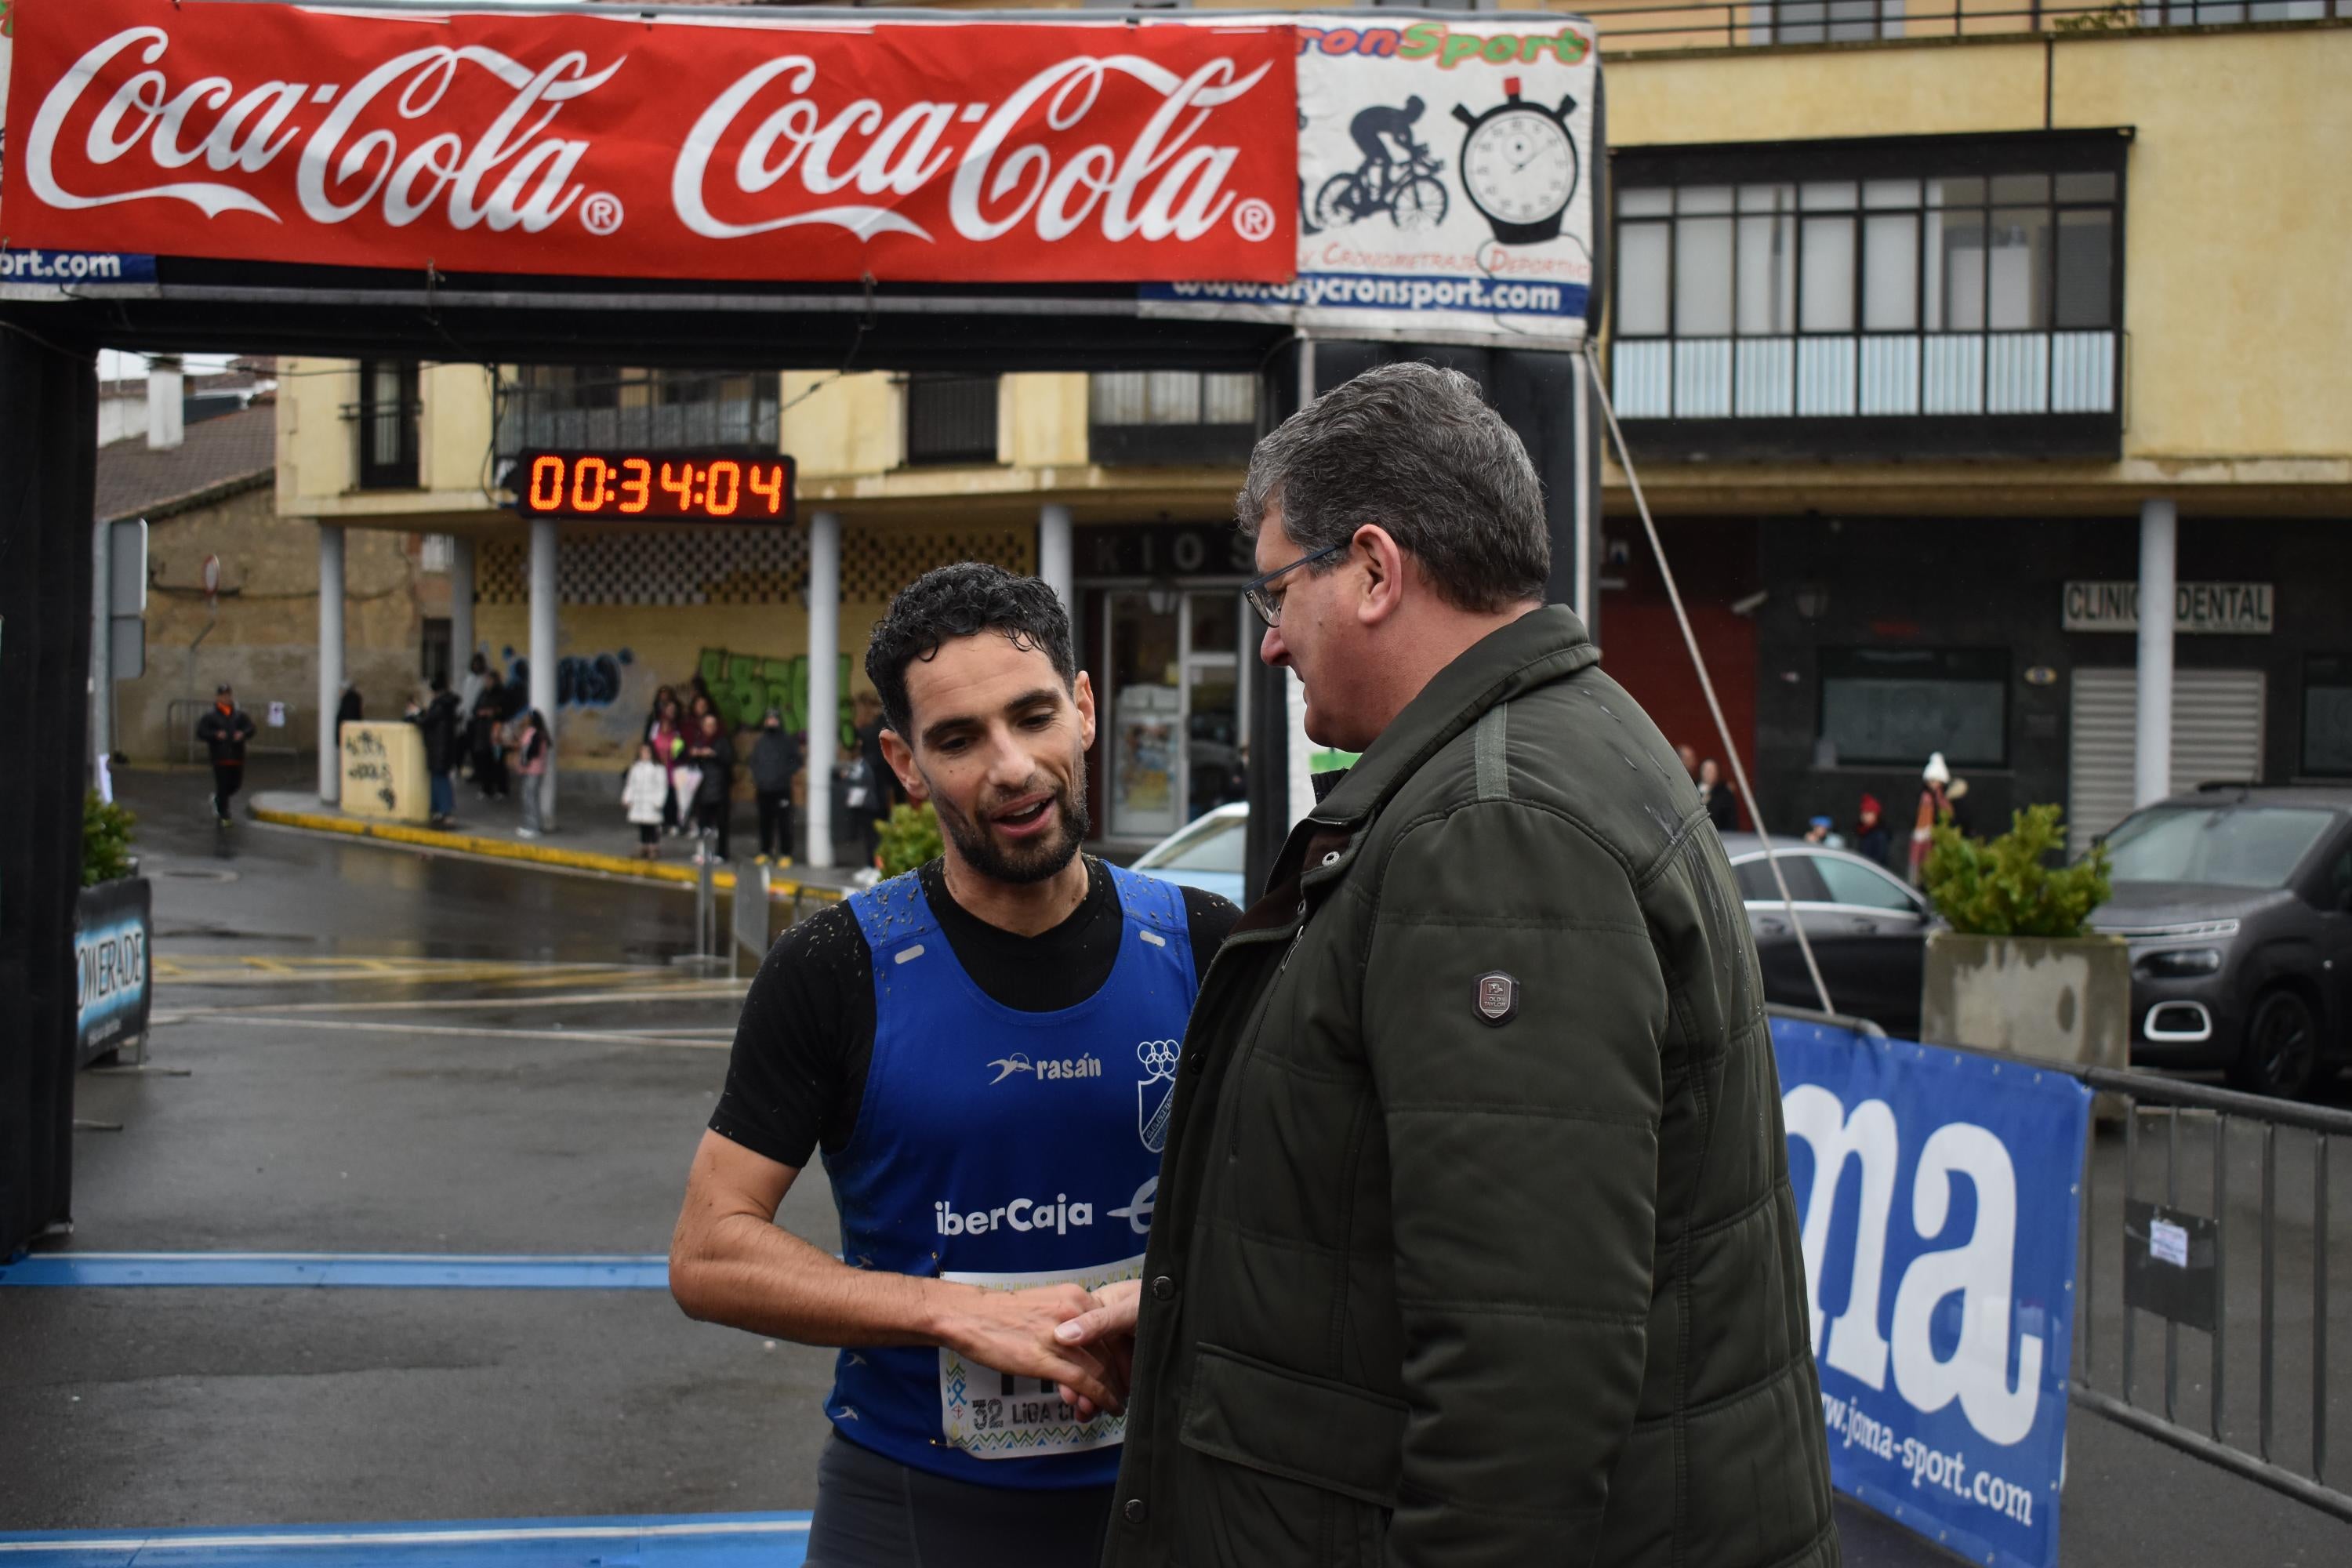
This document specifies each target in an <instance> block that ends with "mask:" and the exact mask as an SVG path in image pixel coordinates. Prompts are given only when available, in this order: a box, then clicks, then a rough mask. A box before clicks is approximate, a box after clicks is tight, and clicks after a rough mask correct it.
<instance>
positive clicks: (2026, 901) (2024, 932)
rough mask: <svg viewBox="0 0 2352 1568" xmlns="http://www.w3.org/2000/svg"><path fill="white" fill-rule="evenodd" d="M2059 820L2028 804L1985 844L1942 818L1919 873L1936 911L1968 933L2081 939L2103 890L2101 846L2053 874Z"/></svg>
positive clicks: (2059, 845) (2053, 810) (2049, 808)
mask: <svg viewBox="0 0 2352 1568" xmlns="http://www.w3.org/2000/svg"><path fill="white" fill-rule="evenodd" d="M2063 816H2064V814H2063V812H2062V811H2061V810H2060V809H2059V808H2058V807H2057V806H2054V805H2032V806H2028V807H2026V808H2025V809H2024V810H2023V811H2021V812H2016V813H2014V814H2012V815H2011V817H2010V829H2009V831H2008V832H2007V833H2004V834H2002V835H2001V836H2000V837H1998V838H1995V839H1992V840H1990V841H1989V842H1988V841H1986V840H1983V839H1977V838H1970V837H1968V836H1967V835H1965V834H1963V833H1961V832H1960V831H1959V830H1958V828H1955V827H1954V826H1952V825H1951V817H1950V816H1949V815H1948V814H1947V815H1946V816H1945V818H1944V820H1943V821H1942V822H1941V823H1939V824H1937V827H1936V830H1935V841H1934V843H1933V845H1932V847H1930V848H1929V849H1928V851H1927V865H1926V866H1925V867H1924V868H1922V874H1923V879H1924V880H1925V882H1926V884H1927V897H1928V898H1930V899H1931V900H1934V901H1935V905H1936V912H1937V913H1938V914H1940V915H1942V916H1943V917H1944V918H1945V919H1946V920H1948V921H1950V922H1951V924H1952V929H1953V930H1954V931H1960V932H1962V933H1964V934H1966V935H1969V936H2058V937H2067V936H2085V935H2088V934H2089V931H2090V919H2091V911H2092V910H2095V909H2097V908H2098V907H2099V906H2100V905H2101V904H2104V903H2105V902H2106V901H2107V897H2108V894H2109V892H2110V889H2109V888H2108V885H2107V847H2106V846H2105V845H2104V844H2101V845H2095V846H2094V847H2092V850H2091V852H2090V854H2088V855H2086V856H2084V858H2082V859H2081V860H2080V861H2077V862H2076V863H2075V864H2074V865H2072V866H2063V865H2062V866H2059V867H2057V868H2054V869H2053V868H2052V867H2051V865H2050V864H2049V862H2050V860H2051V858H2053V857H2054V856H2060V855H2062V854H2063V850H2064V847H2065V843H2066V835H2065V832H2064V830H2063V827H2061V826H2060V823H2061V822H2062V820H2063Z"/></svg>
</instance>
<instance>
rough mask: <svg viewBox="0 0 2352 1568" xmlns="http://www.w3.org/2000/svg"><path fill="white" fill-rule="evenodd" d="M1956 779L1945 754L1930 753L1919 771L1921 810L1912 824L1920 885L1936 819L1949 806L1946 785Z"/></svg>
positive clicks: (1914, 875)
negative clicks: (1946, 764) (1945, 796)
mask: <svg viewBox="0 0 2352 1568" xmlns="http://www.w3.org/2000/svg"><path fill="white" fill-rule="evenodd" d="M1951 782H1952V770H1951V769H1950V768H1948V767H1947V766H1945V765H1944V753H1943V752H1928V753H1927V766H1926V767H1924V768H1922V769H1920V770H1919V811H1918V815H1917V816H1916V817H1914V818H1913V819H1912V824H1911V885H1912V886H1913V887H1915V888H1916V887H1917V886H1919V884H1920V880H1921V878H1922V875H1923V871H1922V868H1924V867H1925V866H1926V865H1927V847H1928V845H1929V843H1930V841H1931V840H1930V836H1931V835H1932V833H1933V831H1934V829H1935V826H1936V821H1937V818H1938V817H1940V816H1943V814H1944V809H1945V800H1944V786H1945V785H1947V784H1950V783H1951Z"/></svg>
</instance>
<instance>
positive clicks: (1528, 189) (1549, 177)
mask: <svg viewBox="0 0 2352 1568" xmlns="http://www.w3.org/2000/svg"><path fill="white" fill-rule="evenodd" d="M1503 91H1504V92H1505V93H1506V94H1507V97H1506V99H1505V100H1504V101H1503V102H1501V103H1498V104H1496V105H1495V107H1494V108H1492V109H1489V110H1486V112H1485V113H1484V114H1474V113H1472V112H1471V111H1470V109H1469V107H1468V106H1467V105H1466V104H1459V103H1457V104H1455V105H1454V119H1456V120H1459V121H1462V123H1463V124H1464V125H1465V126H1467V127H1469V130H1468V131H1467V132H1466V133H1465V135H1464V136H1463V138H1462V187H1463V189H1464V190H1465V191H1466V192H1467V193H1468V194H1469V196H1470V204H1471V205H1473V206H1475V207H1476V208H1477V209H1478V210H1479V211H1480V212H1481V213H1484V214H1485V215H1486V221H1487V223H1488V224H1490V225H1491V226H1493V227H1494V230H1495V237H1496V239H1498V240H1500V241H1501V242H1502V243H1504V244H1505V245H1536V244H1539V243H1541V242H1542V241H1544V240H1547V239H1557V238H1559V225H1560V219H1561V217H1562V216H1565V215H1566V213H1567V212H1568V204H1569V202H1570V199H1571V198H1572V197H1574V196H1575V195H1576V182H1577V178H1578V175H1579V174H1580V163H1579V160H1578V158H1577V153H1576V141H1575V139H1574V138H1573V137H1571V136H1570V134H1569V133H1568V117H1569V116H1570V114H1572V113H1574V112H1575V111H1576V100H1574V99H1573V98H1562V99H1561V100H1559V108H1558V109H1556V110H1555V109H1547V108H1545V107H1544V106H1543V105H1542V104H1539V103H1528V102H1524V101H1522V100H1521V99H1520V97H1519V79H1518V78H1517V77H1515V76H1514V77H1506V78H1504V79H1503Z"/></svg>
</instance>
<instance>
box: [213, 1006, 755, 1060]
mask: <svg viewBox="0 0 2352 1568" xmlns="http://www.w3.org/2000/svg"><path fill="white" fill-rule="evenodd" d="M236 1021H237V1022H238V1023H239V1024H245V1025H252V1026H258V1027H261V1028H265V1029H322V1030H342V1031H346V1032H349V1033H353V1034H368V1033H373V1034H382V1035H446V1036H449V1037H453V1038H457V1039H462V1040H594V1041H600V1042H604V1043H607V1044H615V1045H624V1046H669V1047H677V1048H680V1049H686V1050H701V1051H716V1050H724V1049H726V1048H727V1043H728V1042H727V1041H725V1040H687V1039H678V1038H677V1037H673V1036H669V1035H646V1034H624V1033H622V1032H620V1031H618V1030H613V1029H487V1028H467V1027H466V1026H463V1025H457V1024H404V1023H400V1022H397V1021H396V1020H394V1019H389V1018H388V1019H385V1020H384V1021H383V1022H382V1023H377V1022H375V1021H373V1020H372V1019H367V1018H272V1017H267V1016H262V1015H259V1014H255V1013H240V1014H238V1015H237V1018H236ZM731 1038H732V1037H731V1036H730V1039H731Z"/></svg>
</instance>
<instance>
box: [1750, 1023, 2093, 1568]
mask: <svg viewBox="0 0 2352 1568" xmlns="http://www.w3.org/2000/svg"><path fill="white" fill-rule="evenodd" d="M1772 1039H1773V1044H1774V1046H1775V1047H1776V1049H1777V1053H1778V1056H1779V1058H1780V1089H1781V1095H1780V1105H1781V1115H1782V1117H1783V1119H1784V1121H1786V1123H1787V1126H1788V1132H1789V1174H1790V1182H1791V1184H1792V1185H1793V1188H1794V1192H1795V1195H1796V1202H1797V1208H1798V1212H1799V1213H1800V1214H1801V1215H1803V1216H1804V1253H1805V1282H1806V1285H1807V1287H1808V1295H1809V1297H1810V1299H1811V1302H1812V1318H1813V1354H1814V1358H1815V1361H1816V1362H1817V1363H1818V1364H1819V1367H1820V1370H1821V1380H1822V1418H1823V1420H1824V1421H1825V1422H1826V1423H1827V1424H1828V1427H1829V1440H1830V1476H1831V1479H1832V1481H1833V1482H1834V1483H1835V1484H1836V1486H1837V1488H1838V1489H1839V1490H1841V1491H1843V1492H1846V1493H1848V1494H1850V1495H1851V1496H1853V1497H1855V1498H1857V1499H1859V1500H1862V1501H1863V1502H1864V1503H1867V1504H1868V1505H1870V1506H1871V1507H1872V1508H1874V1509H1876V1510H1879V1511H1880V1512H1882V1513H1885V1514H1887V1515H1890V1516H1892V1517H1893V1518H1895V1519H1897V1520H1900V1521H1903V1522H1904V1523H1906V1524H1907V1525H1909V1526H1911V1527H1912V1528H1913V1529H1914V1530H1916V1531H1920V1532H1921V1533H1923V1534H1926V1535H1928V1536H1930V1537H1931V1538H1933V1539H1937V1540H1939V1541H1942V1542H1945V1543H1946V1544H1947V1545H1948V1546H1949V1547H1950V1548H1951V1549H1952V1550H1953V1551H1955V1552H1961V1553H1963V1554H1964V1555H1966V1556H1968V1557H1970V1558H1973V1559H1975V1560H1976V1561H1978V1562H1980V1563H1992V1564H1996V1565H1999V1568H2054V1565H2055V1564H2056V1563H2057V1561H2058V1488H2059V1480H2060V1476H2061V1473H2062V1467H2063V1460H2064V1454H2065V1442H2066V1383H2067V1363H2068V1359H2069V1352H2070V1351H2071V1348H2072V1346H2073V1343H2074V1265H2075V1257H2076V1249H2075V1241H2076V1229H2077V1220H2078V1216H2079V1214H2080V1209H2081V1204H2080V1198H2079V1196H2078V1194H2079V1192H2080V1188H2081V1183H2082V1179H2083V1155H2084V1142H2085V1139H2086V1135H2087V1130H2088V1127H2089V1124H2090V1105H2091V1095H2090V1091H2089V1090H2088V1089H2084V1087H2083V1086H2082V1085H2081V1084H2079V1083H2077V1082H2076V1081H2075V1080H2074V1079H2071V1078H2068V1077H2067V1076H2066V1075H2065V1074H2063V1073H2059V1072H2053V1071H2048V1070H2042V1069H2037V1068H2034V1067H2033V1066H2032V1064H2031V1063H2027V1062H2021V1061H2018V1060H2016V1059H2014V1058H2011V1059H1994V1058H1984V1057H1979V1056H1973V1055H1969V1054H1968V1053H1965V1052H1959V1051H1948V1050H1939V1049H1937V1048H1936V1047H1929V1046H1915V1045H1910V1044H1907V1043H1905V1042H1902V1041H1885V1040H1866V1039H1864V1038H1861V1037H1857V1036H1855V1035H1853V1034H1851V1033H1849V1032H1847V1031H1845V1030H1843V1029H1835V1028H1827V1027H1822V1026H1817V1025H1812V1024H1805V1023H1798V1022H1794V1021H1791V1020H1789V1019H1781V1018H1776V1019H1774V1020H1773V1022H1772Z"/></svg>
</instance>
